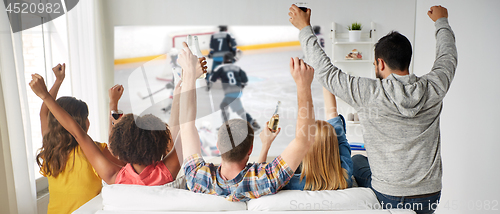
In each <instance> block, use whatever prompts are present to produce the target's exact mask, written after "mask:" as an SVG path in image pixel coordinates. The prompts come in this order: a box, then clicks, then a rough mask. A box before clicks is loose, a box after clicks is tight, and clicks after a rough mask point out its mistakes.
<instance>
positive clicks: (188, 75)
mask: <svg viewBox="0 0 500 214" xmlns="http://www.w3.org/2000/svg"><path fill="white" fill-rule="evenodd" d="M182 45H183V46H184V48H183V49H182V50H181V51H180V54H179V58H178V60H177V61H178V63H179V64H180V65H181V67H182V70H183V77H182V78H183V81H182V88H181V97H180V111H179V112H180V114H179V122H180V131H181V138H182V156H183V158H188V157H189V156H191V155H194V154H201V148H200V136H199V135H198V130H197V129H196V126H195V121H196V107H197V104H196V78H197V77H199V76H200V75H201V74H202V73H203V70H204V69H206V66H205V64H206V61H204V64H201V63H199V61H198V58H197V57H196V56H195V55H193V53H191V50H189V48H188V46H187V44H186V43H185V42H183V43H182ZM201 59H203V60H204V57H202V58H201Z"/></svg>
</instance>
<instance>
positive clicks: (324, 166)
mask: <svg viewBox="0 0 500 214" xmlns="http://www.w3.org/2000/svg"><path fill="white" fill-rule="evenodd" d="M304 176H305V177H306V184H305V186H304V190H336V189H345V188H347V181H346V179H347V171H346V170H345V169H344V168H342V166H341V165H340V154H339V144H338V141H337V134H336V133H335V128H333V126H332V125H331V124H330V123H328V122H326V121H323V120H316V135H315V137H314V144H313V145H312V147H311V148H310V150H309V152H308V153H307V154H306V156H305V157H304V159H303V161H302V175H301V176H300V180H302V179H303V178H304Z"/></svg>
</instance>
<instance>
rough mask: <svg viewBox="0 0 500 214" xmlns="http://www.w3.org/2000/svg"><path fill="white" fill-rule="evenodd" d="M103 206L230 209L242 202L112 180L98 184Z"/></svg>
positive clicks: (242, 205)
mask: <svg viewBox="0 0 500 214" xmlns="http://www.w3.org/2000/svg"><path fill="white" fill-rule="evenodd" d="M102 199H103V202H102V204H103V210H110V211H111V210H112V211H205V212H210V211H212V212H215V211H234V210H246V204H245V203H244V202H230V201H227V200H226V199H224V198H223V197H220V196H215V195H207V194H201V193H194V192H191V191H189V190H184V189H176V188H172V187H168V186H139V185H127V184H113V185H108V186H104V187H103V188H102Z"/></svg>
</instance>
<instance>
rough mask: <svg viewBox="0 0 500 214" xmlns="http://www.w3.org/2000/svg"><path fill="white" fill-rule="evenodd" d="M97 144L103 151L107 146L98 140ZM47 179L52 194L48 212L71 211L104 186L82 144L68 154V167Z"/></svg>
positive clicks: (65, 213)
mask: <svg viewBox="0 0 500 214" xmlns="http://www.w3.org/2000/svg"><path fill="white" fill-rule="evenodd" d="M96 144H97V146H98V147H99V148H100V149H101V151H102V150H104V149H105V148H107V144H105V143H98V142H96ZM40 172H42V171H41V170H40ZM42 174H43V173H42ZM47 179H48V181H49V194H50V199H49V206H48V209H47V213H48V214H56V213H61V214H62V213H64V214H68V213H71V212H73V211H75V210H76V209H78V208H79V207H80V206H82V205H83V204H85V203H86V202H87V201H89V200H90V199H92V198H94V197H95V196H96V195H98V194H99V193H100V192H101V188H102V181H101V178H100V177H99V176H98V175H97V173H96V172H95V171H94V168H93V167H92V165H90V162H89V161H88V160H87V158H86V157H85V155H84V154H83V151H82V149H81V148H80V146H78V147H76V148H75V152H74V153H73V152H71V153H70V155H69V156H68V162H67V163H66V169H64V171H62V172H61V173H59V175H58V176H57V177H56V178H55V177H52V176H48V177H47Z"/></svg>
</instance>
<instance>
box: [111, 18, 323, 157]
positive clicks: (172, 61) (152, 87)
mask: <svg viewBox="0 0 500 214" xmlns="http://www.w3.org/2000/svg"><path fill="white" fill-rule="evenodd" d="M297 34H298V30H297V29H296V28H294V27H293V26H155V27H150V26H144V27H138V26H130V27H128V26H124V27H115V32H114V35H115V39H114V41H115V44H114V55H115V72H114V74H115V75H114V80H115V84H121V85H123V86H124V88H125V92H124V94H123V96H122V98H121V100H120V102H119V108H120V110H122V111H123V112H124V113H134V114H136V115H144V114H153V115H155V116H157V117H159V118H161V119H162V120H163V121H165V122H168V119H169V117H170V109H171V104H172V97H173V89H174V86H175V84H176V83H177V81H178V80H179V79H180V74H181V68H180V66H179V65H178V64H177V62H176V59H177V55H178V53H179V50H180V49H181V48H182V42H186V41H187V40H188V36H189V35H190V36H191V38H192V39H193V44H192V45H193V46H194V38H195V37H196V39H197V41H198V44H199V49H200V52H201V55H203V56H204V57H206V58H207V63H208V64H207V67H208V75H207V76H208V77H207V78H202V79H199V80H197V100H198V111H197V118H198V119H197V120H196V125H197V128H198V131H199V134H200V141H201V143H202V145H203V146H202V150H203V151H202V152H203V153H204V155H218V151H217V149H216V147H215V143H216V141H217V134H216V133H217V130H218V128H219V127H220V126H221V125H222V123H223V121H224V120H225V119H233V118H241V119H246V120H247V121H248V122H249V123H250V124H252V127H253V128H254V130H256V137H255V142H254V151H257V152H254V153H253V154H252V155H258V151H260V148H261V142H260V139H259V137H258V134H259V132H260V131H261V130H262V129H263V128H265V126H266V122H267V121H269V120H270V119H271V117H272V116H273V114H274V113H275V110H276V106H277V103H278V101H280V102H281V105H280V109H279V116H280V122H279V125H280V127H281V128H282V129H281V132H280V134H279V135H278V137H277V138H276V140H275V142H274V143H273V146H272V147H271V150H270V151H269V155H279V154H280V153H281V152H282V151H283V150H284V148H285V147H286V146H287V145H288V143H289V142H290V141H291V140H293V138H294V137H295V123H296V119H297V95H296V87H295V83H294V81H293V78H292V77H291V75H290V71H289V61H290V58H291V57H299V58H303V56H304V54H303V53H302V50H301V47H300V43H299V41H298V38H297V36H296V35H297ZM211 43H212V44H211ZM219 50H222V51H219ZM227 55H229V56H227ZM225 56H226V61H225V59H224V58H225ZM228 59H229V60H228ZM228 65H231V66H232V69H233V70H234V71H230V72H223V67H227V66H228ZM218 68H220V69H219V70H218ZM217 71H219V72H217ZM243 76H245V78H243ZM223 82H224V83H223ZM226 86H227V87H226ZM312 87H313V98H314V101H315V106H317V107H322V106H323V99H322V87H321V86H320V85H319V84H318V83H317V82H315V83H314V84H313V86H312ZM235 88H236V89H237V90H236V91H235V90H234V89H235ZM238 88H239V90H238ZM231 90H232V91H231ZM235 98H238V99H235ZM223 106H227V107H226V108H222V109H221V107H223ZM316 112H317V113H316V114H317V117H319V118H322V117H323V116H322V115H323V111H322V110H318V111H316Z"/></svg>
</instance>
